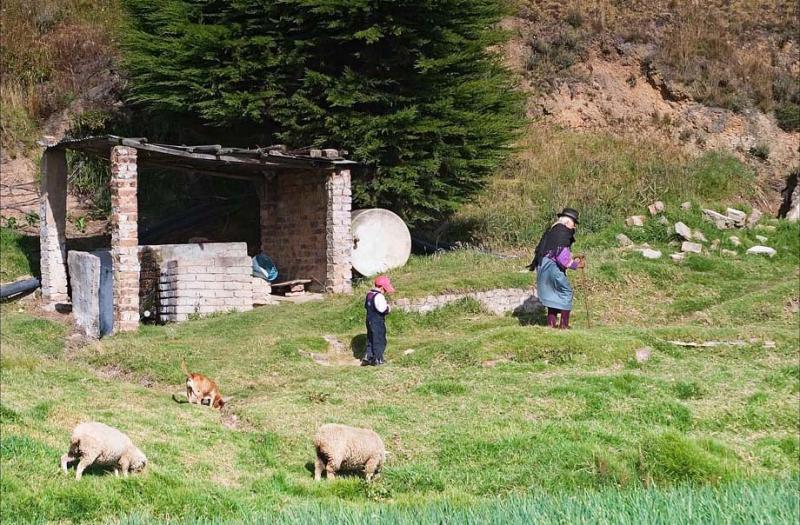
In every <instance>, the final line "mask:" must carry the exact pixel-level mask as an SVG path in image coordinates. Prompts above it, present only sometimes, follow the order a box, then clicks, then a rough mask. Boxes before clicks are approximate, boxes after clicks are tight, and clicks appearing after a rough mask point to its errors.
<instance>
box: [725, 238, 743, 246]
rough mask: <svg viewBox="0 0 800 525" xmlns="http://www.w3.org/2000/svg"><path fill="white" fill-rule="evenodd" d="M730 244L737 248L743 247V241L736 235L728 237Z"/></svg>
mask: <svg viewBox="0 0 800 525" xmlns="http://www.w3.org/2000/svg"><path fill="white" fill-rule="evenodd" d="M728 242H729V243H731V244H733V245H734V246H736V247H737V248H738V247H739V246H741V245H742V241H741V240H740V239H739V237H737V236H735V235H731V236H730V237H728Z"/></svg>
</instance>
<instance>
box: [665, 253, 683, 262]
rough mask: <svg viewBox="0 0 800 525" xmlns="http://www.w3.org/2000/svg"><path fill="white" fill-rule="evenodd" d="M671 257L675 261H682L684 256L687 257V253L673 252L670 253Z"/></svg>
mask: <svg viewBox="0 0 800 525" xmlns="http://www.w3.org/2000/svg"><path fill="white" fill-rule="evenodd" d="M669 258H670V259H672V260H673V261H675V262H681V261H682V260H683V259H684V258H686V254H685V253H672V254H670V256H669Z"/></svg>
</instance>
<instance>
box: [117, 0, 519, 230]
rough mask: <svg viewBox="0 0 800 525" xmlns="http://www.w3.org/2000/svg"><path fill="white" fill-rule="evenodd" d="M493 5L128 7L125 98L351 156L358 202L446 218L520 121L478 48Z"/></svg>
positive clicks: (136, 1) (401, 1) (484, 42)
mask: <svg viewBox="0 0 800 525" xmlns="http://www.w3.org/2000/svg"><path fill="white" fill-rule="evenodd" d="M500 2H501V0H416V1H411V0H281V1H267V0H229V1H222V0H216V1H215V0H127V6H128V8H129V9H130V12H131V18H130V20H131V22H130V25H129V28H128V30H127V31H126V39H125V49H126V64H127V67H128V70H129V74H130V77H131V89H130V99H131V101H132V102H133V103H135V104H138V105H140V106H141V107H143V108H146V109H147V110H148V111H149V112H150V113H152V114H153V115H154V117H155V118H157V117H158V115H180V116H184V117H188V118H195V119H198V120H199V121H201V122H203V123H204V124H205V125H207V126H211V127H217V128H222V129H224V130H227V136H235V137H237V140H239V141H252V140H254V137H259V138H258V140H270V141H280V142H283V143H286V144H290V145H292V146H296V147H299V146H312V145H313V146H325V147H338V148H343V149H347V150H349V151H350V153H351V158H353V159H355V160H358V161H360V162H362V163H364V165H365V166H366V167H367V169H365V170H362V171H360V172H359V173H356V174H355V175H356V177H355V179H354V192H355V193H354V196H355V199H356V202H357V204H358V205H359V206H381V207H388V208H390V209H393V210H395V211H397V212H399V213H400V214H401V215H403V216H404V217H405V218H406V219H407V220H411V221H420V220H426V219H430V218H434V217H442V216H444V215H446V214H447V213H449V212H451V211H452V210H453V209H454V208H455V207H456V206H457V205H458V204H459V203H461V202H463V201H464V200H465V199H467V198H468V197H469V196H470V195H472V194H473V193H474V192H475V191H476V190H478V189H479V188H480V187H481V184H482V182H483V181H484V179H485V178H486V176H487V175H488V174H489V173H491V172H492V171H493V170H495V169H497V167H498V166H499V165H500V164H501V163H502V161H503V159H504V158H505V157H506V156H507V154H508V152H509V145H510V143H511V142H512V140H513V138H514V134H515V131H516V130H517V129H518V128H519V126H520V124H521V118H522V117H521V113H522V111H521V108H522V97H521V96H520V94H519V93H518V92H516V91H515V88H514V84H513V79H512V78H511V76H510V74H509V73H508V71H507V70H505V69H504V68H503V67H502V65H501V64H500V62H499V58H498V57H497V56H496V55H494V54H493V53H492V52H490V51H488V49H489V48H490V47H491V46H494V45H497V44H498V43H500V42H501V41H502V38H503V34H502V33H501V32H500V31H498V30H496V29H495V27H496V23H497V22H498V21H499V18H500V16H501V15H502V14H503V11H502V6H501V3H500ZM229 142H230V140H229ZM242 145H251V144H242Z"/></svg>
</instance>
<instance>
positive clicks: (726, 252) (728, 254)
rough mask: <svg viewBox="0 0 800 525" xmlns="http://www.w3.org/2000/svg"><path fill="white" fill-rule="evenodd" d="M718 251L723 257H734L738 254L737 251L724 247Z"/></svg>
mask: <svg viewBox="0 0 800 525" xmlns="http://www.w3.org/2000/svg"><path fill="white" fill-rule="evenodd" d="M719 253H721V254H722V255H724V256H725V257H736V256H738V255H739V253H738V252H735V251H733V250H726V249H725V248H723V249H722V250H721V251H720V252H719Z"/></svg>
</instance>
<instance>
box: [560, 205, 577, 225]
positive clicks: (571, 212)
mask: <svg viewBox="0 0 800 525" xmlns="http://www.w3.org/2000/svg"><path fill="white" fill-rule="evenodd" d="M558 216H559V217H569V218H570V219H572V220H573V221H575V224H578V210H576V209H573V208H564V209H563V210H561V213H559V214H558Z"/></svg>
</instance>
